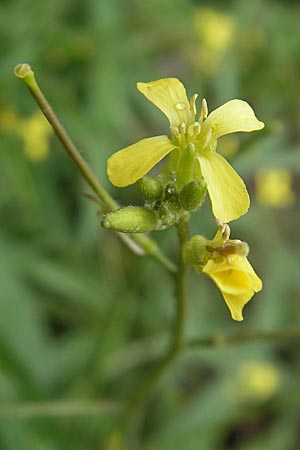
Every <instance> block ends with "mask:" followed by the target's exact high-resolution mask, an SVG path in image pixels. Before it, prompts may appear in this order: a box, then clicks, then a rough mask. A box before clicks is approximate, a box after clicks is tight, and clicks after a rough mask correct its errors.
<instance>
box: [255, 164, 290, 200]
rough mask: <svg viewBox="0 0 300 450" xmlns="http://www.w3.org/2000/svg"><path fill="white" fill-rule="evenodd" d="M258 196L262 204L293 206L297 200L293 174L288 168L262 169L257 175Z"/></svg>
mask: <svg viewBox="0 0 300 450" xmlns="http://www.w3.org/2000/svg"><path fill="white" fill-rule="evenodd" d="M255 185H256V197H257V200H258V201H259V203H260V204H261V205H264V206H271V207H274V208H284V207H288V206H291V205H292V204H293V203H294V201H295V193H294V192H293V190H292V176H291V174H290V172H289V171H288V170H286V169H261V170H259V171H258V172H257V173H256V176H255Z"/></svg>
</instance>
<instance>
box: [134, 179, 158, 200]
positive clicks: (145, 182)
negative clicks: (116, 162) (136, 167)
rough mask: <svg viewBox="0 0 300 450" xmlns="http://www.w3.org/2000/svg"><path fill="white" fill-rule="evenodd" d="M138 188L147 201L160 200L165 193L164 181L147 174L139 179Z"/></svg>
mask: <svg viewBox="0 0 300 450" xmlns="http://www.w3.org/2000/svg"><path fill="white" fill-rule="evenodd" d="M137 188H138V191H139V194H140V196H141V197H142V198H143V199H144V200H146V201H147V202H155V201H156V200H160V199H161V197H162V195H163V186H162V183H161V182H160V181H159V180H158V179H157V178H153V177H149V176H145V177H143V178H141V179H140V180H138V182H137Z"/></svg>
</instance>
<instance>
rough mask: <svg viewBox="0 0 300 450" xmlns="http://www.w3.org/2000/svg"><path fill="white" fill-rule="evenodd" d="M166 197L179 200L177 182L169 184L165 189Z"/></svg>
mask: <svg viewBox="0 0 300 450" xmlns="http://www.w3.org/2000/svg"><path fill="white" fill-rule="evenodd" d="M165 199H166V200H170V201H177V202H178V192H177V189H176V186H175V184H172V183H170V184H168V185H167V186H166V189H165Z"/></svg>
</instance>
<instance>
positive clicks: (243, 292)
mask: <svg viewBox="0 0 300 450" xmlns="http://www.w3.org/2000/svg"><path fill="white" fill-rule="evenodd" d="M202 271H203V273H205V275H208V276H209V277H210V278H211V279H212V280H213V281H214V283H215V284H216V285H217V286H218V288H219V289H220V291H221V293H222V295H223V297H224V300H225V302H226V304H227V306H228V308H229V310H230V313H231V316H232V318H233V319H234V320H243V315H242V310H243V307H244V306H245V304H246V303H248V302H249V300H251V298H252V297H253V295H254V293H255V292H259V291H261V289H262V282H261V280H260V278H259V277H258V276H257V275H256V273H255V272H254V270H253V267H252V266H251V264H250V263H249V261H248V259H247V258H246V256H239V255H231V256H230V257H227V256H222V257H220V258H218V259H216V260H214V259H210V260H209V261H208V262H207V263H206V264H205V266H204V267H203V269H202Z"/></svg>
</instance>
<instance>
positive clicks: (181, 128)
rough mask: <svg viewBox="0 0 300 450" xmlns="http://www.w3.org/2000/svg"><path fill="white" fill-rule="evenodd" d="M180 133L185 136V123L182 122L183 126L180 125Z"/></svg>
mask: <svg viewBox="0 0 300 450" xmlns="http://www.w3.org/2000/svg"><path fill="white" fill-rule="evenodd" d="M180 131H181V133H183V134H185V133H186V123H185V122H181V124H180Z"/></svg>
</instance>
